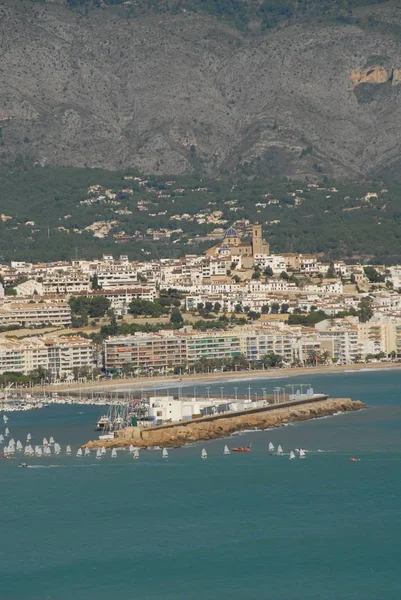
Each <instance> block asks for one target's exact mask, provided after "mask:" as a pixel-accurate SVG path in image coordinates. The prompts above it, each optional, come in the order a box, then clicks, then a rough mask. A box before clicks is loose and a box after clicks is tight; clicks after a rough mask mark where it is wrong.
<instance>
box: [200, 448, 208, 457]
mask: <svg viewBox="0 0 401 600" xmlns="http://www.w3.org/2000/svg"><path fill="white" fill-rule="evenodd" d="M201 457H202V458H207V452H206V450H205V449H204V448H202V452H201Z"/></svg>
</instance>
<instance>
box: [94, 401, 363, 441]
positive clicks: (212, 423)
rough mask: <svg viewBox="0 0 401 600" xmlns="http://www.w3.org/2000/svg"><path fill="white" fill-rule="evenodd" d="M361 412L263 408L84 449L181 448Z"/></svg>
mask: <svg viewBox="0 0 401 600" xmlns="http://www.w3.org/2000/svg"><path fill="white" fill-rule="evenodd" d="M362 408H365V404H364V403H363V402H360V401H359V400H356V401H355V400H351V398H331V399H328V400H323V401H322V400H320V401H313V402H308V403H305V404H296V405H286V406H281V407H277V408H273V407H266V409H262V410H260V411H258V412H252V413H248V414H247V413H244V412H243V413H241V414H238V413H232V414H231V415H227V414H225V415H221V416H220V415H214V416H213V417H204V418H201V419H193V420H191V421H182V422H180V423H176V424H166V425H160V426H158V427H147V428H139V427H128V428H127V429H123V430H121V431H119V432H117V437H115V438H114V439H113V440H107V441H104V440H95V441H91V442H88V443H87V444H85V446H87V447H88V448H97V447H100V446H105V447H108V448H124V447H127V446H129V445H130V444H133V445H135V446H137V447H139V448H151V447H153V446H165V447H172V446H175V447H176V446H184V445H185V444H188V443H191V442H192V443H193V442H198V441H206V440H212V439H216V438H223V437H228V436H229V435H231V434H232V433H235V432H237V431H243V430H245V429H269V428H271V427H280V426H282V425H285V424H287V423H291V422H295V421H307V420H310V419H316V418H319V417H325V416H329V415H333V414H335V413H338V412H349V411H355V410H360V409H362Z"/></svg>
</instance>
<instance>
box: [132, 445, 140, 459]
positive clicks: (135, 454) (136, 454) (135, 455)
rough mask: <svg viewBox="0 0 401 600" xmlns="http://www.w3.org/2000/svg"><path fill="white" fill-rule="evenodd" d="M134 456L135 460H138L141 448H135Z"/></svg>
mask: <svg viewBox="0 0 401 600" xmlns="http://www.w3.org/2000/svg"><path fill="white" fill-rule="evenodd" d="M132 458H133V459H134V460H138V458H139V450H138V448H134V451H133V453H132Z"/></svg>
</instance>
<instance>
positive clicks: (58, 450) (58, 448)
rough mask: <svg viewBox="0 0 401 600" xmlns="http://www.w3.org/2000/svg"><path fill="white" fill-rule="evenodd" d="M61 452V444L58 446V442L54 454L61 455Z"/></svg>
mask: <svg viewBox="0 0 401 600" xmlns="http://www.w3.org/2000/svg"><path fill="white" fill-rule="evenodd" d="M60 452H61V447H60V444H57V442H56V443H55V444H54V454H60Z"/></svg>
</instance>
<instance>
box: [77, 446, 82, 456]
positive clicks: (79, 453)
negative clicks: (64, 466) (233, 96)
mask: <svg viewBox="0 0 401 600" xmlns="http://www.w3.org/2000/svg"><path fill="white" fill-rule="evenodd" d="M82 455H83V452H82V448H78V450H77V457H78V458H79V457H80V456H82Z"/></svg>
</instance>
